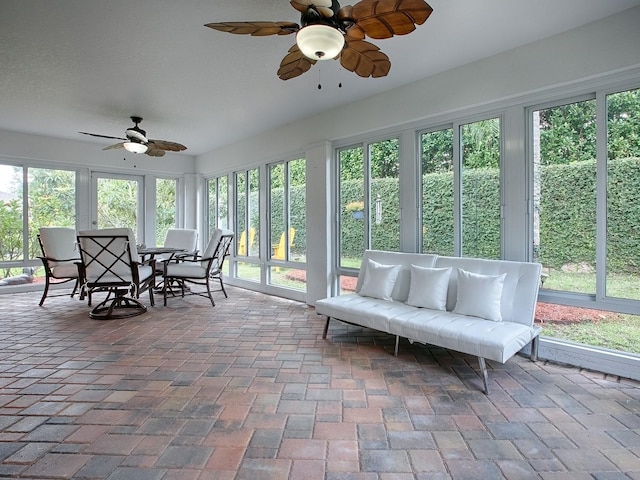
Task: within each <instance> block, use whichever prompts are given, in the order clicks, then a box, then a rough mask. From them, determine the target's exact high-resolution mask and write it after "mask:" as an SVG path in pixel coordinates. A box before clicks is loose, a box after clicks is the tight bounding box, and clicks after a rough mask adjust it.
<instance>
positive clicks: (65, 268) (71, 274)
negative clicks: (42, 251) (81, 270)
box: [51, 259, 80, 278]
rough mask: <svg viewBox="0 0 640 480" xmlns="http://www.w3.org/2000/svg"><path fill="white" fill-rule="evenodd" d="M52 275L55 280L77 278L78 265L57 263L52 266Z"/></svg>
mask: <svg viewBox="0 0 640 480" xmlns="http://www.w3.org/2000/svg"><path fill="white" fill-rule="evenodd" d="M78 261H80V259H78ZM52 263H53V262H52ZM51 274H52V275H53V276H54V277H55V278H77V277H78V265H77V264H76V263H74V262H55V265H53V266H51Z"/></svg>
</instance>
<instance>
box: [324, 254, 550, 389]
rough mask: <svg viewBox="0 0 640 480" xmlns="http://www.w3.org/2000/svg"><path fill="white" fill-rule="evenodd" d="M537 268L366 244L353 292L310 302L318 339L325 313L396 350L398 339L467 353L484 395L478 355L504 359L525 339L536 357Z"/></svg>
mask: <svg viewBox="0 0 640 480" xmlns="http://www.w3.org/2000/svg"><path fill="white" fill-rule="evenodd" d="M371 262H373V263H371ZM394 267H395V268H394ZM540 272H541V265H540V264H538V263H530V262H513V261H505V260H484V259H477V258H463V257H445V256H438V255H431V254H417V253H400V252H386V251H378V250H367V251H366V252H365V254H364V257H363V260H362V267H361V269H360V272H359V275H358V283H357V285H356V293H353V294H348V295H340V296H337V297H330V298H325V299H322V300H319V301H317V302H316V305H315V308H316V312H317V313H318V314H320V315H326V317H327V322H326V324H325V327H324V332H323V336H322V338H326V337H327V332H328V328H329V322H330V320H331V319H332V318H333V319H336V320H340V321H343V322H346V323H350V324H354V325H360V326H363V327H368V328H372V329H375V330H379V331H383V332H387V333H389V334H392V335H395V336H396V347H395V354H396V355H397V354H398V342H399V339H400V337H404V338H407V339H409V340H410V341H416V342H420V343H428V344H431V345H437V346H440V347H444V348H447V349H450V350H455V351H458V352H463V353H466V354H469V355H475V356H477V357H478V360H479V364H480V370H481V373H482V380H483V382H484V391H485V393H487V394H488V393H489V389H488V374H487V367H486V362H485V359H489V360H493V361H496V362H500V363H505V362H506V361H507V360H508V359H509V358H511V357H512V356H513V355H515V354H516V353H518V352H519V351H520V350H521V349H522V348H523V347H524V346H526V345H528V344H529V343H531V359H532V360H533V361H535V360H536V357H537V349H538V339H539V333H540V327H536V326H534V324H533V321H534V314H535V308H536V300H537V296H538V288H539V282H540ZM447 273H448V276H447ZM394 274H397V276H396V277H395V278H396V279H395V282H392V280H393V277H394ZM459 278H460V280H459ZM459 283H460V285H459ZM385 294H386V295H385ZM425 307H426V308H425Z"/></svg>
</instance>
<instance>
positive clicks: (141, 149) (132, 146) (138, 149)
mask: <svg viewBox="0 0 640 480" xmlns="http://www.w3.org/2000/svg"><path fill="white" fill-rule="evenodd" d="M123 146H124V149H125V150H126V151H127V152H131V153H145V152H146V151H147V150H148V147H147V146H146V145H143V144H142V143H138V142H124V145H123Z"/></svg>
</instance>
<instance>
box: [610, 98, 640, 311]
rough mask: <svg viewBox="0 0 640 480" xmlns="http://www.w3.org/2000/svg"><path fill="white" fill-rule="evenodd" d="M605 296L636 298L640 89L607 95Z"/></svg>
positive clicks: (639, 281) (639, 278)
mask: <svg viewBox="0 0 640 480" xmlns="http://www.w3.org/2000/svg"><path fill="white" fill-rule="evenodd" d="M607 135H608V136H607V278H606V295H607V296H609V297H618V298H630V299H635V300H639V299H640V231H639V229H640V209H639V208H638V206H639V205H640V90H630V91H626V92H620V93H616V94H613V95H608V96H607Z"/></svg>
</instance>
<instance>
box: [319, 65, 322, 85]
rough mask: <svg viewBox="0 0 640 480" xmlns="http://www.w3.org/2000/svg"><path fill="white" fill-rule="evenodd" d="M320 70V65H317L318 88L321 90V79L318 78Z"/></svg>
mask: <svg viewBox="0 0 640 480" xmlns="http://www.w3.org/2000/svg"><path fill="white" fill-rule="evenodd" d="M321 71H322V69H321V68H320V67H318V90H322V81H321V78H320V72H321Z"/></svg>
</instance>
